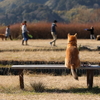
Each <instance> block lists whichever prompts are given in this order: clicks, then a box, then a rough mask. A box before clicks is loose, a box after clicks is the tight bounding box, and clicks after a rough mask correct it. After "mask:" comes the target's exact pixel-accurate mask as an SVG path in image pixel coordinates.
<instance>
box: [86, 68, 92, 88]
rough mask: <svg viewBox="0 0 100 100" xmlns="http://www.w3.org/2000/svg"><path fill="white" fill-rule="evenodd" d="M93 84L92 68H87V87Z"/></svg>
mask: <svg viewBox="0 0 100 100" xmlns="http://www.w3.org/2000/svg"><path fill="white" fill-rule="evenodd" d="M92 86H93V70H87V87H88V88H92Z"/></svg>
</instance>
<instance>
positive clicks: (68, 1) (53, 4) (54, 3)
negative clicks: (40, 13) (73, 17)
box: [45, 0, 100, 10]
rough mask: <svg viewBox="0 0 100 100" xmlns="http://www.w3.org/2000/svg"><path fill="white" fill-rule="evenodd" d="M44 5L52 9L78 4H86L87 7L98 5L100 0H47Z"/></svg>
mask: <svg viewBox="0 0 100 100" xmlns="http://www.w3.org/2000/svg"><path fill="white" fill-rule="evenodd" d="M45 5H47V6H48V7H50V8H51V9H52V10H70V9H72V8H74V7H78V6H86V7H88V8H98V7H100V0H59V2H58V0H48V1H47V2H46V3H45Z"/></svg>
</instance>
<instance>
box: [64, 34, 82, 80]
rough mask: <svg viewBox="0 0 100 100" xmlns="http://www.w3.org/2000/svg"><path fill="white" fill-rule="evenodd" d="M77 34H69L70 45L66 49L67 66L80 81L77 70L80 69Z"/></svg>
mask: <svg viewBox="0 0 100 100" xmlns="http://www.w3.org/2000/svg"><path fill="white" fill-rule="evenodd" d="M76 36H77V33H76V34H75V35H70V34H68V44H67V48H66V57H65V66H66V67H67V68H70V69H71V73H72V75H73V77H74V78H75V79H77V80H78V76H77V74H76V71H75V69H76V68H78V67H80V59H79V50H78V48H77V37H76Z"/></svg>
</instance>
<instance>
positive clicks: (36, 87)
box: [30, 82, 45, 92]
mask: <svg viewBox="0 0 100 100" xmlns="http://www.w3.org/2000/svg"><path fill="white" fill-rule="evenodd" d="M30 85H31V86H32V88H33V89H34V91H35V92H43V91H44V90H45V86H44V84H43V83H42V82H34V83H30Z"/></svg>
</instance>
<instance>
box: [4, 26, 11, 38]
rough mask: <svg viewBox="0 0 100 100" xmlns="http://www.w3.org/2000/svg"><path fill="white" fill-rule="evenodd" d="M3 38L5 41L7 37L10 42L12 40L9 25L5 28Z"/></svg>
mask: <svg viewBox="0 0 100 100" xmlns="http://www.w3.org/2000/svg"><path fill="white" fill-rule="evenodd" d="M5 37H6V40H7V38H8V37H9V38H10V40H12V38H11V32H10V25H8V26H7V27H6V31H5Z"/></svg>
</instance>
